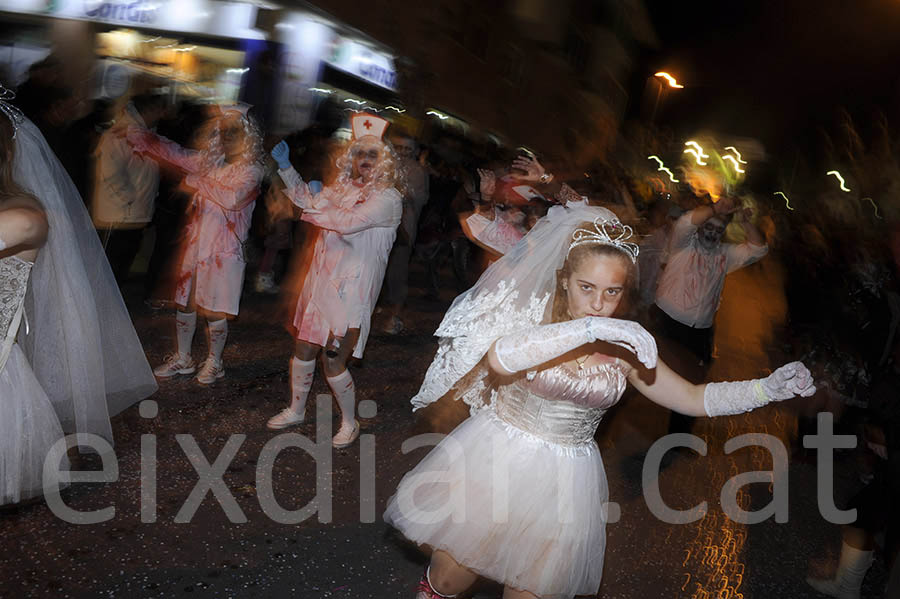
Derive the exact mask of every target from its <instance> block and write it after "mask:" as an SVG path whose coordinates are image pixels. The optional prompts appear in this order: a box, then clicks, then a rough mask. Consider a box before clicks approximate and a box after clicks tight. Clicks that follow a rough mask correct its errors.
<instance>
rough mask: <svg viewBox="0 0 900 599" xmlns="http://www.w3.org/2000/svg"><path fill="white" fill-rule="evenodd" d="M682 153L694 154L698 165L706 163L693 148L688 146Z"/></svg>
mask: <svg viewBox="0 0 900 599" xmlns="http://www.w3.org/2000/svg"><path fill="white" fill-rule="evenodd" d="M684 153H685V154H693V155H694V158H696V159H697V164H699V165H700V166H706V165H707V163H706V162H703V158H701V157H700V153H699V152H697V150H695V149H694V148H688V149H687V150H685V151H684Z"/></svg>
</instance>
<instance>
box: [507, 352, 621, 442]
mask: <svg viewBox="0 0 900 599" xmlns="http://www.w3.org/2000/svg"><path fill="white" fill-rule="evenodd" d="M626 374H627V370H626V367H625V366H624V365H623V364H622V363H621V362H618V361H610V362H606V363H603V364H599V365H597V366H594V367H591V368H588V369H587V370H585V371H583V372H581V373H575V372H572V371H571V370H569V369H568V368H566V367H565V366H555V367H553V368H548V369H546V370H542V371H540V372H538V373H536V375H534V376H533V377H522V378H519V379H517V380H515V381H514V382H512V383H511V384H508V385H503V386H501V387H500V388H499V389H498V390H497V398H496V400H495V404H494V410H495V412H496V414H497V416H498V417H499V418H500V419H501V420H503V421H504V422H506V423H508V424H511V425H513V426H515V427H517V428H519V429H521V430H524V431H526V432H528V433H530V434H532V435H534V436H536V437H539V438H541V439H544V440H546V441H550V442H551V443H556V444H559V445H584V444H587V443H592V442H593V439H594V433H595V432H596V430H597V426H598V425H599V424H600V421H601V420H602V419H603V415H604V414H606V412H607V410H609V409H610V408H611V407H612V406H614V405H615V404H616V402H618V401H619V398H621V397H622V393H624V392H625V387H626V385H627V379H626Z"/></svg>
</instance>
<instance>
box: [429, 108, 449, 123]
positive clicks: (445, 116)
mask: <svg viewBox="0 0 900 599" xmlns="http://www.w3.org/2000/svg"><path fill="white" fill-rule="evenodd" d="M425 114H430V115H431V116H436V117H437V118H439V119H441V120H442V121H446V120H447V119H449V118H450V117H449V116H447V115H446V114H441V113H440V112H438V111H437V110H429V111H428V112H426V113H425Z"/></svg>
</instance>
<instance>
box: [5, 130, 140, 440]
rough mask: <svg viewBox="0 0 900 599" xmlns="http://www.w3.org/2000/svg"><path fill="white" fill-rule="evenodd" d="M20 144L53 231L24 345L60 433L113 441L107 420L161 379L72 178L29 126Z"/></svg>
mask: <svg viewBox="0 0 900 599" xmlns="http://www.w3.org/2000/svg"><path fill="white" fill-rule="evenodd" d="M15 143H16V149H15V152H16V153H15V159H14V169H13V176H14V178H15V181H16V183H18V184H19V185H21V186H22V187H23V188H25V189H26V190H27V191H29V192H30V193H32V194H34V196H35V197H36V198H37V199H38V200H39V201H40V202H41V204H42V205H43V206H44V209H45V210H46V213H47V221H48V223H49V225H50V228H49V234H48V238H47V243H46V244H45V245H44V247H43V248H42V249H41V251H40V253H39V254H38V259H37V262H35V265H34V269H33V270H32V275H31V278H32V284H31V291H30V292H29V293H28V296H27V298H26V303H25V314H26V316H27V318H28V324H29V325H30V327H29V328H30V333H29V334H28V335H26V336H25V338H24V340H23V343H22V345H23V348H24V349H25V353H26V355H27V356H28V359H29V361H30V362H31V366H32V368H33V369H34V373H35V375H36V376H37V379H38V381H39V382H40V384H41V386H42V387H43V388H44V391H45V392H46V393H47V396H48V397H49V398H50V401H51V403H52V404H53V407H54V408H55V409H56V412H57V415H58V416H59V420H60V422H61V424H62V427H63V430H65V431H66V432H79V433H94V434H97V435H100V436H102V437H104V438H105V439H107V440H109V441H112V428H111V426H110V423H109V418H110V417H111V416H114V415H115V414H117V413H119V412H121V411H122V410H124V409H125V408H127V407H128V406H130V405H131V404H133V403H135V402H137V401H139V400H141V399H143V398H145V397H147V396H149V395H151V394H152V393H153V392H154V391H156V388H157V385H156V379H155V378H154V377H153V372H152V371H151V370H150V365H149V364H148V363H147V358H146V356H145V355H144V350H143V348H142V347H141V342H140V340H139V339H138V337H137V333H136V332H135V330H134V325H133V324H132V322H131V318H130V316H129V315H128V311H127V310H126V309H125V303H124V302H123V301H122V296H121V294H120V293H119V288H118V286H117V285H116V281H115V278H114V277H113V274H112V270H111V269H110V267H109V262H108V261H107V259H106V255H105V254H104V252H103V248H102V247H101V245H100V240H99V238H98V237H97V233H96V232H95V231H94V227H93V225H92V224H91V219H90V217H89V216H88V213H87V210H86V209H85V207H84V204H83V202H82V200H81V196H80V195H79V193H78V190H77V189H76V188H75V185H74V184H73V183H72V180H71V179H70V178H69V175H68V173H67V172H66V171H65V169H64V168H63V166H62V164H60V162H59V160H58V159H57V158H56V155H55V154H54V153H53V151H52V150H51V149H50V147H49V146H48V145H47V142H46V141H45V140H44V138H43V136H42V135H41V133H40V131H39V130H38V128H37V127H36V126H35V125H34V124H33V123H32V122H31V121H29V120H27V119H24V120H23V121H21V122H19V123H18V132H17V134H16V139H15ZM20 339H21V336H20Z"/></svg>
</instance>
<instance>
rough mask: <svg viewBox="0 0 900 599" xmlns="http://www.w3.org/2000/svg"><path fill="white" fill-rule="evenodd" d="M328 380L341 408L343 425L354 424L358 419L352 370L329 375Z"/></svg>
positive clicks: (349, 425)
mask: <svg viewBox="0 0 900 599" xmlns="http://www.w3.org/2000/svg"><path fill="white" fill-rule="evenodd" d="M327 380H328V386H329V387H331V392H332V393H334V398H335V399H336V400H337V404H338V407H339V408H340V409H341V426H342V427H343V426H347V427H351V426H353V421H354V420H356V418H355V416H356V387H355V386H354V385H353V377H352V376H350V371H349V370H345V371H344V372H342V373H340V374H338V375H336V376H329V377H327Z"/></svg>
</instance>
